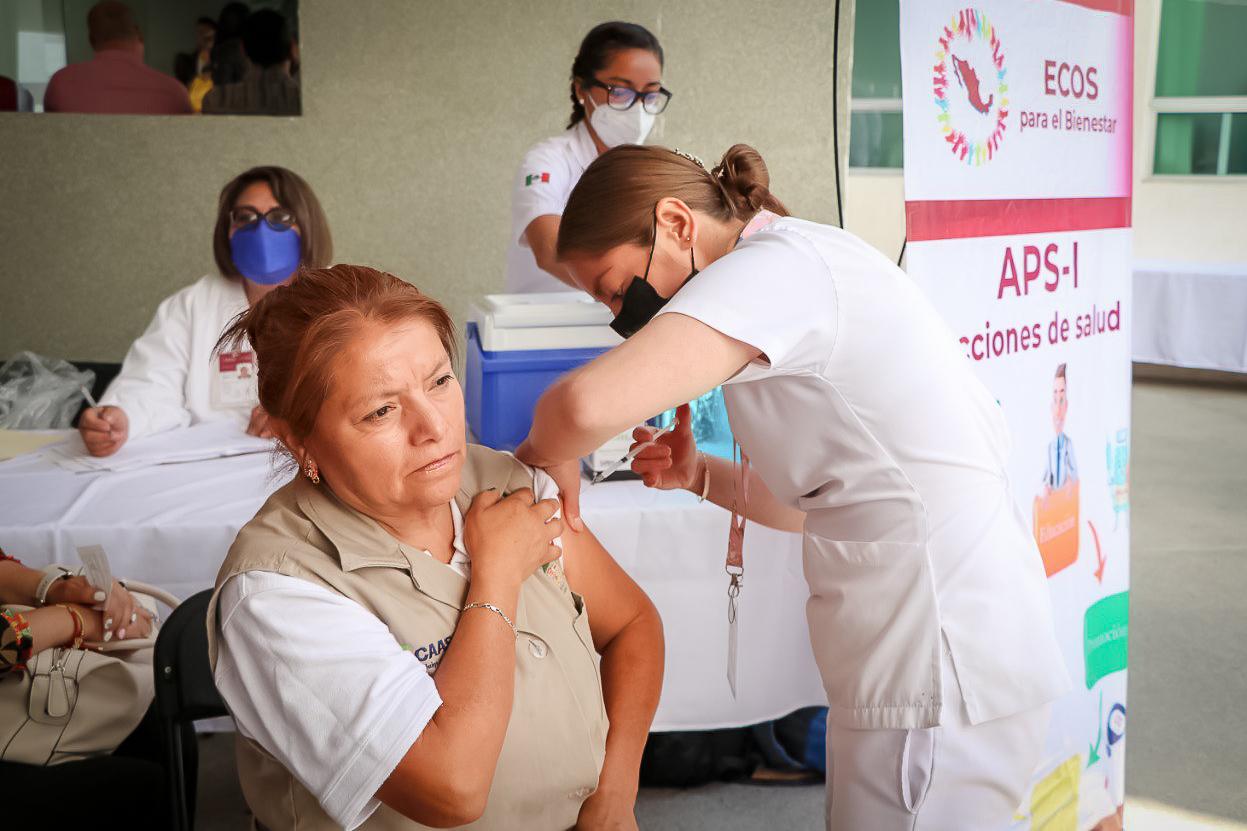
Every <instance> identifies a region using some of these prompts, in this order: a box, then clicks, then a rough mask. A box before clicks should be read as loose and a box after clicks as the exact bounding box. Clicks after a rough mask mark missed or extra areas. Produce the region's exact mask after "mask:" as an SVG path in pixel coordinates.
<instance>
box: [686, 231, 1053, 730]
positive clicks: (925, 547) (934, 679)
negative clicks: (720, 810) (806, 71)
mask: <svg viewBox="0 0 1247 831" xmlns="http://www.w3.org/2000/svg"><path fill="white" fill-rule="evenodd" d="M662 314H683V315H687V316H688V317H692V318H695V319H697V320H699V321H701V322H703V323H705V324H706V325H708V326H711V327H712V328H714V329H717V330H718V331H720V332H722V333H724V334H726V335H728V336H730V337H732V338H735V339H737V340H739V341H742V342H744V343H747V344H749V345H751V346H753V347H756V348H757V349H759V350H761V352H762V353H763V358H762V359H760V360H759V361H756V362H754V363H752V364H751V365H749V366H748V367H746V368H745V369H743V370H742V371H741V372H740V373H738V374H737V375H736V376H735V377H734V378H732V379H731V380H730V381H728V382H727V383H725V384H724V398H725V400H726V403H727V410H728V415H729V417H730V419H731V423H732V430H733V432H734V433H735V435H736V437H737V439H738V441H739V442H740V445H741V448H742V450H743V451H744V452H745V453H747V454H748V456H749V458H750V460H751V462H752V464H753V467H754V469H755V470H756V471H757V472H758V474H759V475H760V476H761V478H762V480H763V481H764V482H766V484H767V486H768V487H769V488H770V490H771V491H772V492H773V493H774V495H775V496H776V497H777V498H778V499H779V500H781V501H782V502H785V503H787V504H789V505H792V506H793V507H796V508H800V509H802V510H804V511H805V512H806V517H807V518H806V524H805V532H804V536H805V542H804V559H805V575H806V579H807V581H808V582H809V585H810V591H811V598H810V601H809V604H808V606H807V614H808V618H809V624H810V637H811V641H812V643H813V646H814V652H815V657H816V659H817V661H818V664H819V668H820V671H821V673H822V676H823V682H824V685H825V686H826V688H827V694H828V700H829V703H830V705H831V718H832V720H833V722H834V723H836V724H838V725H840V726H843V727H848V728H856V729H890V728H926V727H932V726H935V725H936V724H939V723H940V718H941V707H942V704H943V702H942V699H941V695H942V687H941V677H940V675H941V671H942V669H941V666H940V663H941V662H940V651H941V648H942V640H946V641H947V645H948V649H949V653H950V655H951V658H952V664H953V668H954V671H955V672H956V676H957V680H958V682H959V684H960V687H961V695H962V697H963V700H964V704H965V707H966V711H967V713H968V715H969V718H970V721H971V723H973V724H979V723H982V722H985V721H989V720H991V719H995V718H1001V717H1004V716H1008V715H1013V714H1015V713H1021V712H1024V711H1027V710H1030V709H1032V708H1035V707H1038V706H1040V705H1042V704H1044V703H1046V702H1049V701H1052V700H1053V699H1055V698H1057V697H1058V696H1060V695H1061V694H1063V693H1064V692H1065V691H1066V690H1067V689H1068V688H1069V680H1068V677H1067V674H1066V671H1065V665H1064V662H1063V660H1062V658H1061V655H1060V652H1059V650H1058V646H1057V642H1056V635H1055V631H1054V628H1053V620H1052V608H1051V600H1050V598H1049V594H1048V587H1047V581H1046V579H1045V577H1044V570H1043V565H1042V562H1041V559H1040V556H1039V552H1038V550H1037V548H1036V546H1035V541H1034V539H1033V538H1032V536H1031V533H1030V528H1029V525H1028V523H1027V521H1026V518H1025V517H1023V516H1022V514H1021V512H1020V511H1019V509H1018V508H1017V506H1016V505H1015V503H1014V499H1013V495H1012V492H1011V490H1010V485H1009V481H1008V478H1007V476H1006V472H1005V461H1006V457H1007V456H1008V453H1009V449H1010V441H1009V435H1008V432H1007V427H1006V424H1005V421H1004V418H1003V416H1002V414H1001V412H1000V408H999V406H998V405H997V403H996V401H995V400H994V399H993V397H992V395H991V394H990V393H989V392H988V391H987V389H986V387H984V386H983V384H982V383H981V382H980V381H979V380H978V378H977V377H976V376H975V375H974V373H973V371H972V369H971V367H970V364H969V362H967V361H966V359H965V357H964V355H963V353H962V350H961V349H960V347H959V346H958V344H957V341H956V338H955V336H954V335H953V334H952V332H951V331H950V330H949V329H948V327H947V326H946V325H945V324H944V322H943V320H942V319H941V318H940V317H939V315H938V314H937V312H936V311H935V309H934V308H933V307H932V306H931V304H930V303H929V302H928V301H927V299H926V298H925V297H924V296H923V295H922V293H921V292H920V291H919V290H918V288H917V287H916V286H915V285H914V284H913V282H912V281H910V280H909V278H908V277H907V276H906V275H905V273H904V272H902V271H901V270H900V269H899V268H897V267H896V266H895V265H894V264H893V263H891V262H889V261H888V260H887V259H886V258H884V257H883V255H881V254H880V253H879V252H877V251H875V250H874V249H873V248H871V247H870V246H869V245H867V244H866V243H864V242H862V241H861V240H860V239H858V238H857V237H855V236H853V235H852V234H849V233H847V232H845V231H843V230H840V229H838V228H833V227H830V226H826V225H818V224H815V223H813V222H806V221H804V220H800V219H793V218H780V219H776V220H775V221H774V222H772V223H771V224H770V225H769V226H766V227H764V228H762V229H761V230H758V231H757V232H756V233H753V234H752V235H751V236H748V237H747V238H746V239H744V240H742V241H741V242H739V243H738V245H737V246H736V248H735V249H734V250H733V251H732V252H730V253H728V254H727V255H725V256H723V257H721V258H720V259H719V260H717V261H715V262H714V263H712V264H711V265H709V266H708V267H707V268H706V269H705V270H704V271H702V272H701V273H700V274H699V275H698V276H697V277H696V278H694V279H693V280H692V281H691V282H689V283H688V284H687V285H686V286H684V287H683V288H682V289H680V291H679V292H678V293H677V294H676V295H675V297H674V298H672V300H671V302H670V303H668V304H667V306H666V307H665V308H664V309H663V311H662ZM753 556H754V561H755V565H754V567H755V568H765V567H766V564H765V563H762V562H760V560H764V559H765V552H755V553H754V555H753ZM745 560H746V563H748V562H749V561H750V552H749V551H748V548H746V551H745ZM745 591H748V588H746V589H745ZM795 601H796V598H794V602H795ZM745 671H747V670H745ZM958 703H960V702H958ZM954 706H956V704H954Z"/></svg>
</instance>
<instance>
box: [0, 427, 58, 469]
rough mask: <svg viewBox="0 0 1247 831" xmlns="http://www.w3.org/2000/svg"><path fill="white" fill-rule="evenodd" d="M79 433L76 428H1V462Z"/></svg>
mask: <svg viewBox="0 0 1247 831" xmlns="http://www.w3.org/2000/svg"><path fill="white" fill-rule="evenodd" d="M74 435H77V432H76V431H74V430H8V429H0V462H2V461H5V460H6V459H12V458H14V457H15V456H21V455H22V454H24V453H30V452H31V451H33V450H38V449H39V448H41V447H46V446H48V445H49V444H56V443H57V442H58V441H64V440H65V439H67V438H69V437H70V436H74Z"/></svg>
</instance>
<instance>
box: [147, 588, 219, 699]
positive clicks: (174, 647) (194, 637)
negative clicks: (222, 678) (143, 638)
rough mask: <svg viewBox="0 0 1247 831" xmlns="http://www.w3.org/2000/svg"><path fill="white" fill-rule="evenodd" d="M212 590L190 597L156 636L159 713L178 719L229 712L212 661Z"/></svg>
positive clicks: (170, 616)
mask: <svg viewBox="0 0 1247 831" xmlns="http://www.w3.org/2000/svg"><path fill="white" fill-rule="evenodd" d="M211 598H212V590H211V589H205V590H204V591H201V592H199V593H198V594H195V595H192V596H191V597H188V598H187V599H186V600H183V601H182V604H181V605H180V606H178V607H177V608H176V609H174V610H173V613H172V614H170V615H169V619H168V620H166V621H165V623H164V625H163V626H162V627H161V628H160V634H159V635H158V636H157V638H156V650H155V656H154V664H155V670H156V713H157V714H158V715H159V716H160V717H161V718H162V719H169V720H172V721H177V722H188V721H197V720H199V719H203V718H215V717H217V716H225V715H229V712H228V711H227V710H226V709H225V702H224V701H222V700H221V694H220V693H218V692H217V688H216V683H215V682H214V681H213V680H212V666H211V665H210V664H209V663H208V630H207V619H208V601H209V600H210V599H211Z"/></svg>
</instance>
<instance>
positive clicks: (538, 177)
mask: <svg viewBox="0 0 1247 831" xmlns="http://www.w3.org/2000/svg"><path fill="white" fill-rule="evenodd" d="M549 181H550V174H549V173H530V174H528V175H527V176H525V177H524V187H528V186H529V185H531V184H533V183H534V182H545V183H549Z"/></svg>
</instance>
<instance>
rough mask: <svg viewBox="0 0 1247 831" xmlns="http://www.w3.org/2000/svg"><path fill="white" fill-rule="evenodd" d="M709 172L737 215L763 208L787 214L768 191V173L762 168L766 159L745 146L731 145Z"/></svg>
mask: <svg viewBox="0 0 1247 831" xmlns="http://www.w3.org/2000/svg"><path fill="white" fill-rule="evenodd" d="M710 173H711V175H712V176H714V177H715V179H717V180H718V182H719V184H720V185H721V186H722V187H723V191H724V193H725V194H726V195H727V198H728V201H729V202H731V205H732V210H733V211H734V212H735V213H736V215H737V216H740V217H748V216H753V215H754V214H756V213H757V212H758V211H760V210H763V209H768V210H773V211H776V212H777V213H784V214H786V213H787V211H786V210H785V209H784V206H783V205H782V204H781V203H780V202H779V200H778V199H776V198H775V197H774V196H773V195H772V194H771V190H770V185H771V174H770V172H769V171H768V170H767V169H766V162H764V161H763V160H762V155H761V154H760V153H759V152H758V151H757V150H754V149H753V148H752V147H750V146H749V145H747V144H734V145H732V146H731V147H730V148H728V151H727V152H726V153H724V154H723V158H722V159H721V160H720V161H719V163H718V164H717V165H715V166H714V168H713V169H712V170H711V171H710Z"/></svg>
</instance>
